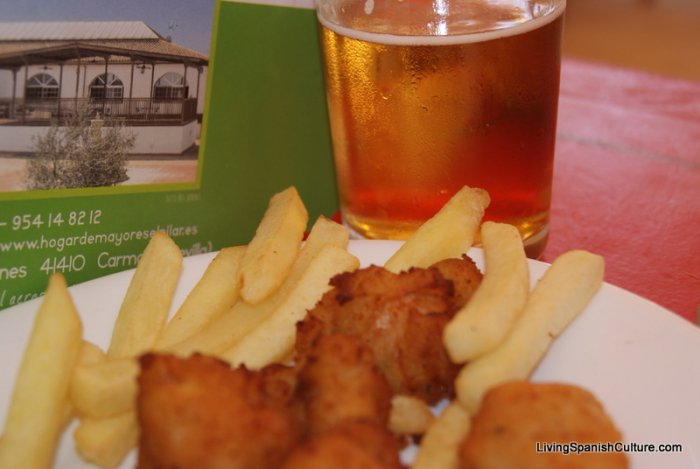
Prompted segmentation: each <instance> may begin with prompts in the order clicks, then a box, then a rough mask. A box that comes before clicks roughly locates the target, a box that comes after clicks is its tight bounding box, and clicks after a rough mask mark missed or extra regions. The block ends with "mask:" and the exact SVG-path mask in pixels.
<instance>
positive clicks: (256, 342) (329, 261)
mask: <svg viewBox="0 0 700 469" xmlns="http://www.w3.org/2000/svg"><path fill="white" fill-rule="evenodd" d="M359 264H360V262H359V261H358V259H357V258H356V257H355V256H353V255H352V254H350V253H349V252H348V251H346V250H345V249H341V248H339V247H337V246H332V245H327V246H324V247H323V248H322V249H321V251H320V252H319V253H318V255H317V256H316V257H314V258H313V260H312V261H311V262H310V263H309V266H308V268H307V269H306V270H305V271H304V273H303V274H302V275H301V276H300V278H299V281H298V282H297V283H296V284H295V285H294V288H293V289H292V291H291V292H290V293H289V295H287V297H286V298H285V299H284V301H282V302H281V303H279V304H278V305H277V306H276V307H275V309H274V310H273V311H272V312H271V313H270V314H269V316H268V317H267V318H266V319H265V321H264V322H262V323H261V324H260V325H259V326H257V327H256V328H255V329H253V330H252V331H251V332H250V333H249V334H247V335H246V336H245V337H243V338H242V339H241V341H240V342H238V343H237V344H235V345H234V346H233V347H231V348H230V349H229V350H227V351H225V352H224V353H223V354H222V355H221V356H222V357H223V358H224V359H225V360H227V361H229V362H230V363H231V364H232V365H234V366H235V365H240V364H244V365H245V366H247V367H248V368H250V369H259V368H262V367H264V366H265V365H268V364H270V363H275V362H281V361H282V360H283V359H284V358H285V357H287V356H288V355H289V353H290V352H291V351H292V350H293V349H294V342H295V340H296V323H297V322H298V321H301V320H302V319H303V318H304V316H305V314H306V311H307V310H308V309H309V308H311V307H313V306H314V305H315V304H316V303H317V302H318V300H320V298H321V296H322V295H323V293H325V292H326V291H327V290H328V289H330V288H331V287H330V285H329V281H330V279H331V278H332V277H333V276H334V275H336V274H339V273H341V272H347V271H352V270H355V269H357V267H358V266H359Z"/></svg>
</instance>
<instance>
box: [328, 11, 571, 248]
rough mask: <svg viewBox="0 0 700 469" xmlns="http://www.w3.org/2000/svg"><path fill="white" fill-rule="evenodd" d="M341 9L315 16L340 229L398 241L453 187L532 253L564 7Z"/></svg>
mask: <svg viewBox="0 0 700 469" xmlns="http://www.w3.org/2000/svg"><path fill="white" fill-rule="evenodd" d="M321 3H323V2H321ZM335 3H338V2H335ZM341 3H343V8H336V9H335V10H333V14H332V15H331V14H330V13H324V9H323V7H322V6H319V9H318V12H319V20H320V24H321V36H322V46H323V52H324V58H325V63H326V67H325V71H326V77H325V78H326V87H327V96H328V107H329V113H330V119H331V131H332V137H333V146H334V155H335V163H336V170H337V174H338V184H339V192H340V199H341V211H342V214H343V218H344V221H345V222H346V223H347V224H348V225H349V226H350V227H351V228H352V229H354V230H355V231H356V232H358V233H359V234H360V235H362V236H364V237H368V238H393V239H401V238H406V237H408V236H409V235H410V234H411V233H412V232H413V231H414V230H415V229H416V227H418V226H419V225H420V224H421V223H422V222H423V221H424V220H426V219H427V218H429V217H430V216H432V215H433V214H434V213H435V212H436V211H437V210H438V209H439V208H440V207H441V206H442V205H443V204H444V203H445V202H446V201H447V199H448V198H449V197H450V196H451V195H452V194H454V192H456V191H457V190H458V189H459V188H460V187H462V186H463V185H465V184H466V185H470V186H475V187H483V188H485V189H487V190H488V191H489V193H490V195H491V198H492V203H491V206H490V207H489V208H488V211H487V218H489V219H493V220H499V221H506V222H509V223H512V224H514V225H516V226H517V227H518V228H519V229H520V231H521V233H522V235H523V238H524V239H525V240H526V245H529V248H528V249H529V254H530V255H533V256H537V255H538V254H539V252H541V250H542V248H543V247H544V243H545V242H546V234H547V226H548V218H549V206H550V194H551V182H552V165H553V155H554V140H555V131H556V116H557V102H558V95H559V68H560V53H559V47H560V46H559V44H560V36H561V29H562V21H563V15H562V13H563V11H564V6H565V2H564V0H556V1H548V2H544V3H543V2H541V1H540V2H534V1H532V2H531V4H530V5H527V8H523V9H521V10H518V11H516V8H515V7H514V6H513V5H514V3H513V2H506V3H507V4H506V5H505V6H498V5H493V4H492V3H491V2H488V3H487V2H486V1H483V2H482V1H474V0H471V1H463V2H454V1H452V2H448V3H450V4H451V5H450V10H449V11H447V12H445V14H444V15H442V16H440V15H438V17H437V18H436V17H435V15H436V7H435V6H436V5H437V6H438V7H439V5H441V4H442V5H444V4H445V2H444V1H443V2H440V1H439V0H436V1H433V2H427V1H425V0H410V1H407V0H405V1H403V2H399V1H396V0H390V1H385V2H380V1H379V0H377V1H376V2H371V1H369V2H368V1H359V2H358V1H353V0H346V1H345V2H341ZM460 3H462V4H464V5H463V6H464V8H461V10H460V9H459V8H457V6H458V5H455V4H460ZM522 3H525V2H520V3H519V5H521V4H522ZM368 5H369V8H370V11H368ZM404 7H405V8H404ZM422 7H425V12H424V13H421V8H422ZM456 12H457V13H456ZM460 12H461V17H460V16H459V14H460ZM333 15H334V16H333ZM421 15H423V16H425V19H424V20H419V19H418V18H420V17H421ZM396 28H400V29H396Z"/></svg>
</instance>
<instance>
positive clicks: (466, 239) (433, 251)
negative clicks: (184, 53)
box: [384, 186, 490, 273]
mask: <svg viewBox="0 0 700 469" xmlns="http://www.w3.org/2000/svg"><path fill="white" fill-rule="evenodd" d="M489 202H490V198H489V195H488V193H487V192H486V191H485V190H483V189H473V188H470V187H467V186H465V187H463V188H462V189H460V190H459V191H458V192H457V193H456V194H455V195H453V196H452V198H451V199H450V200H449V201H447V203H446V204H445V205H444V206H443V207H442V208H441V209H440V211H438V213H436V214H435V215H434V216H433V217H432V218H430V219H429V220H427V221H426V222H425V223H423V224H422V225H421V226H420V228H418V230H416V232H415V233H413V235H412V236H411V237H410V238H409V239H408V240H407V241H406V242H405V243H404V244H403V245H402V246H401V247H400V248H399V250H398V251H396V253H394V255H393V256H391V257H390V258H389V260H388V261H386V263H385V264H384V267H385V268H386V269H388V270H390V271H392V272H394V273H398V272H401V271H403V270H407V269H409V268H411V267H429V266H431V265H432V264H434V263H435V262H437V261H440V260H442V259H447V258H453V257H460V256H461V255H462V254H464V253H465V252H467V250H468V249H469V248H470V247H471V245H472V244H474V238H475V236H476V233H477V231H478V229H479V224H480V223H481V218H482V217H483V216H484V210H486V207H487V206H488V205H489Z"/></svg>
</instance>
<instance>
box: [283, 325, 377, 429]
mask: <svg viewBox="0 0 700 469" xmlns="http://www.w3.org/2000/svg"><path fill="white" fill-rule="evenodd" d="M298 379H299V381H298V388H297V391H298V394H299V396H300V398H301V400H302V402H303V403H304V407H305V409H306V424H307V427H308V431H309V433H310V434H311V435H318V434H320V433H323V432H324V431H327V430H330V429H331V428H333V427H335V426H336V425H338V424H340V423H342V422H344V421H348V420H358V419H363V420H367V421H370V422H374V423H376V424H378V425H381V426H386V425H387V423H388V421H389V412H390V410H391V389H390V388H389V384H388V383H387V382H386V379H385V378H384V375H382V373H381V371H379V369H378V368H377V366H376V365H375V362H374V356H373V354H372V350H371V349H370V348H369V347H368V346H367V345H366V344H365V343H364V342H363V341H362V340H361V339H360V338H359V337H355V336H350V335H343V334H332V335H327V336H323V337H320V338H319V339H318V341H317V342H316V343H315V344H314V346H313V348H312V349H311V351H310V352H309V354H308V355H307V356H306V357H305V358H304V363H303V365H302V367H301V370H300V371H299V378H298Z"/></svg>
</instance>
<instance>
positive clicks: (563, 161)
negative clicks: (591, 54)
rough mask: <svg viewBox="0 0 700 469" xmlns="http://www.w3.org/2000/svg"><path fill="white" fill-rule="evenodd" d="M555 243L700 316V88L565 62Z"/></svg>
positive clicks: (692, 317) (625, 284)
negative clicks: (596, 258) (591, 256)
mask: <svg viewBox="0 0 700 469" xmlns="http://www.w3.org/2000/svg"><path fill="white" fill-rule="evenodd" d="M550 229H551V231H550V237H549V242H548V245H547V248H546V249H545V251H544V253H543V255H542V260H544V261H547V262H551V261H552V260H553V259H554V258H555V257H556V256H558V255H559V254H561V253H563V252H565V251H568V250H570V249H576V248H581V249H587V250H589V251H592V252H595V253H598V254H601V255H603V256H604V257H605V259H606V274H605V279H606V281H607V282H609V283H612V284H614V285H617V286H619V287H622V288H624V289H626V290H629V291H631V292H633V293H636V294H638V295H640V296H643V297H645V298H647V299H649V300H651V301H654V302H656V303H658V304H659V305H661V306H663V307H665V308H667V309H669V310H671V311H673V312H675V313H677V314H679V315H680V316H682V317H684V318H686V319H688V320H689V321H692V322H696V321H698V319H699V317H700V83H696V82H689V81H683V80H677V79H672V78H667V77H662V76H658V75H653V74H649V73H646V72H638V71H632V70H627V69H620V68H615V67H611V66H607V65H601V64H595V63H587V62H583V61H579V60H573V59H565V60H564V61H563V63H562V77H561V95H560V101H559V122H558V132H557V149H556V159H555V166H554V183H553V195H552V211H551V224H550Z"/></svg>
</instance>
